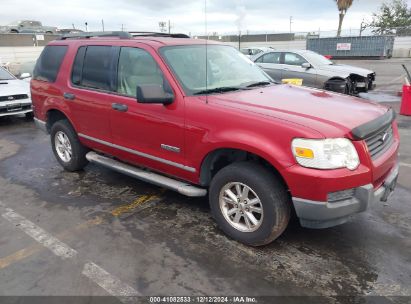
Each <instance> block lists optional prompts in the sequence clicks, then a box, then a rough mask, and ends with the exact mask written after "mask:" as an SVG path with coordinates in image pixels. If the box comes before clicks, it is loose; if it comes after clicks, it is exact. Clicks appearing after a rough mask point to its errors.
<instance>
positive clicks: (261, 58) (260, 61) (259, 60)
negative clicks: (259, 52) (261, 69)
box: [255, 56, 264, 63]
mask: <svg viewBox="0 0 411 304" xmlns="http://www.w3.org/2000/svg"><path fill="white" fill-rule="evenodd" d="M263 59H264V56H260V57H258V58H257V60H256V61H255V62H256V63H263Z"/></svg>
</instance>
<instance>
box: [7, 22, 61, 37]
mask: <svg viewBox="0 0 411 304" xmlns="http://www.w3.org/2000/svg"><path fill="white" fill-rule="evenodd" d="M0 32H3V33H23V34H33V33H42V34H55V33H56V32H57V28H56V27H53V26H44V25H42V24H41V22H40V21H35V20H21V21H17V22H13V23H11V24H9V25H6V26H2V27H0Z"/></svg>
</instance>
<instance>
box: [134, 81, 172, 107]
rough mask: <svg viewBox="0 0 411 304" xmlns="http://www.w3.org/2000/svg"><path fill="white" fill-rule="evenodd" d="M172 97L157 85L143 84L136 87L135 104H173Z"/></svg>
mask: <svg viewBox="0 0 411 304" xmlns="http://www.w3.org/2000/svg"><path fill="white" fill-rule="evenodd" d="M173 101H174V95H173V94H172V93H168V92H166V91H165V90H164V88H163V86H162V85H159V84H144V85H139V86H137V102H138V103H152V104H156V103H157V104H158V103H161V104H164V105H169V104H171V103H173Z"/></svg>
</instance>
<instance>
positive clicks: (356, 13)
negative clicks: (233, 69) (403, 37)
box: [0, 0, 411, 35]
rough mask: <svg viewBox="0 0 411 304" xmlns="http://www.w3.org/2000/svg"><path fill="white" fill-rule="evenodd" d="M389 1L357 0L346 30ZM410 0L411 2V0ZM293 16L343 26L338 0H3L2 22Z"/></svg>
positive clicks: (240, 24) (267, 21) (193, 23)
mask: <svg viewBox="0 0 411 304" xmlns="http://www.w3.org/2000/svg"><path fill="white" fill-rule="evenodd" d="M383 1H384V0H354V3H353V6H352V7H351V9H350V10H349V11H348V13H347V16H346V18H345V21H344V26H343V27H344V29H345V30H346V31H347V30H349V29H358V28H359V27H360V24H361V21H362V20H363V19H365V20H366V21H371V20H372V13H373V12H377V11H378V8H379V7H380V5H381V4H382V3H383ZM205 2H206V3H207V5H205ZM407 2H408V5H409V6H410V7H411V0H407ZM205 7H207V9H205ZM205 11H207V14H205ZM206 16H207V18H206ZM290 16H292V17H293V19H292V20H293V22H292V30H293V31H296V32H308V31H318V30H321V31H332V30H336V29H337V26H338V10H337V7H336V4H335V1H334V0H288V1H280V0H177V1H171V0H115V1H113V0H38V1H34V0H0V25H6V24H9V23H11V22H13V21H16V20H39V21H42V22H43V24H44V25H50V26H57V27H59V28H71V27H72V24H74V26H75V27H76V28H79V29H82V30H85V22H87V23H88V30H90V31H98V30H101V29H102V20H104V24H105V29H106V30H121V29H122V27H123V28H124V29H125V30H129V31H132V30H134V31H159V21H166V22H168V20H170V22H171V26H172V31H173V32H182V33H187V34H192V35H203V34H205V33H206V32H208V33H215V32H217V33H218V34H219V35H224V34H228V33H236V32H238V31H239V30H241V31H242V32H243V33H244V32H246V31H248V32H249V33H265V32H289V30H290ZM206 19H207V31H206V27H205V20H206Z"/></svg>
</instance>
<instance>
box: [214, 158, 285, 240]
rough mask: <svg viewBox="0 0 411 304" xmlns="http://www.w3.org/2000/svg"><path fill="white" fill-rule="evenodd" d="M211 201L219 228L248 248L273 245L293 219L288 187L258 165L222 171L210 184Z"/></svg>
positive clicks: (240, 164) (237, 164) (231, 167)
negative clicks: (249, 246) (248, 246)
mask: <svg viewBox="0 0 411 304" xmlns="http://www.w3.org/2000/svg"><path fill="white" fill-rule="evenodd" d="M246 188H247V190H245V189H246ZM230 192H231V193H230ZM245 193H247V194H245ZM233 194H234V196H233ZM245 196H247V197H245ZM234 198H237V201H236V202H235V201H234ZM209 199H210V207H211V212H212V215H213V217H214V219H215V220H216V222H217V224H218V226H219V227H220V228H221V229H222V230H223V231H224V232H225V233H226V234H227V235H228V236H230V237H231V238H233V239H235V240H237V241H239V242H241V243H244V244H247V245H251V246H262V245H266V244H269V243H271V242H272V241H274V240H275V239H276V238H278V237H279V236H280V235H281V234H282V233H283V232H284V230H285V229H286V227H287V225H288V222H289V220H290V211H291V208H290V200H289V196H288V193H287V190H286V187H285V185H284V184H283V182H282V181H281V180H280V179H279V178H278V177H277V176H275V175H274V174H273V173H272V172H271V171H270V170H268V169H267V168H265V167H263V166H261V165H259V164H257V163H252V162H240V163H234V164H231V165H229V166H227V167H225V168H223V169H222V170H220V171H219V172H218V173H217V174H216V176H215V177H214V178H213V180H212V182H211V185H210V194H209ZM250 213H251V215H250Z"/></svg>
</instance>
